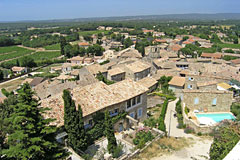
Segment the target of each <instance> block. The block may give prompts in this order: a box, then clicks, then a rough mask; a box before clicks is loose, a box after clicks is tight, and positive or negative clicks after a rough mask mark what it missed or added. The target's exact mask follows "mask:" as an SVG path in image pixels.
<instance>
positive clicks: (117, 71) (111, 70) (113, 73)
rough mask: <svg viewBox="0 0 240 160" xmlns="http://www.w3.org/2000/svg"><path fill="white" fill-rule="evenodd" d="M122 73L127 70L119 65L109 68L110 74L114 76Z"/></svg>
mask: <svg viewBox="0 0 240 160" xmlns="http://www.w3.org/2000/svg"><path fill="white" fill-rule="evenodd" d="M122 73H125V71H123V70H122V69H121V68H119V67H116V68H113V69H110V70H108V74H109V75H110V76H113V75H118V74H122Z"/></svg>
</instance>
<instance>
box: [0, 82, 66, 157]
mask: <svg viewBox="0 0 240 160" xmlns="http://www.w3.org/2000/svg"><path fill="white" fill-rule="evenodd" d="M17 92H18V96H17V104H16V105H12V106H11V107H12V109H13V112H12V114H11V115H10V116H9V118H7V121H8V122H12V124H11V123H9V124H11V125H10V126H9V128H8V130H10V131H12V132H9V133H8V134H9V135H8V137H7V139H8V141H7V144H8V145H9V147H8V148H7V149H4V150H3V154H4V155H6V157H8V158H14V159H19V160H20V159H21V160H28V159H34V160H35V159H36V160H41V159H47V160H51V159H62V158H65V157H66V156H67V155H68V154H67V152H66V150H65V149H64V148H63V147H62V146H60V145H59V144H58V143H57V142H56V140H55V136H56V134H55V133H56V130H57V128H56V126H53V125H50V123H51V122H53V119H48V118H47V119H45V118H43V116H42V114H43V113H44V112H45V111H46V110H47V109H43V108H40V107H39V106H38V105H39V103H38V101H37V100H36V99H34V98H33V94H34V92H33V91H32V90H31V87H30V85H29V84H28V83H25V84H23V85H22V86H21V88H20V89H19V90H18V91H17Z"/></svg>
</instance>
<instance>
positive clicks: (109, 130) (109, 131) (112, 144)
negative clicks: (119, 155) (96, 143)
mask: <svg viewBox="0 0 240 160" xmlns="http://www.w3.org/2000/svg"><path fill="white" fill-rule="evenodd" d="M105 135H106V137H107V140H108V145H107V149H108V152H109V153H111V154H113V153H114V150H115V148H116V147H117V140H116V137H115V135H114V129H113V124H112V119H111V117H110V115H109V112H108V111H106V112H105Z"/></svg>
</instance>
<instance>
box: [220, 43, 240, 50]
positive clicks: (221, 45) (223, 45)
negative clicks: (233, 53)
mask: <svg viewBox="0 0 240 160" xmlns="http://www.w3.org/2000/svg"><path fill="white" fill-rule="evenodd" d="M218 45H219V46H220V47H222V48H234V49H240V44H227V43H223V44H218Z"/></svg>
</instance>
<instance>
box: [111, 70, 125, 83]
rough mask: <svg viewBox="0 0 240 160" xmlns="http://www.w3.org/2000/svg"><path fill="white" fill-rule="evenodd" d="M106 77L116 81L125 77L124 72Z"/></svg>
mask: <svg viewBox="0 0 240 160" xmlns="http://www.w3.org/2000/svg"><path fill="white" fill-rule="evenodd" d="M108 79H109V80H111V81H116V82H119V81H122V80H124V79H125V72H124V73H120V74H117V75H114V76H110V75H108Z"/></svg>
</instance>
